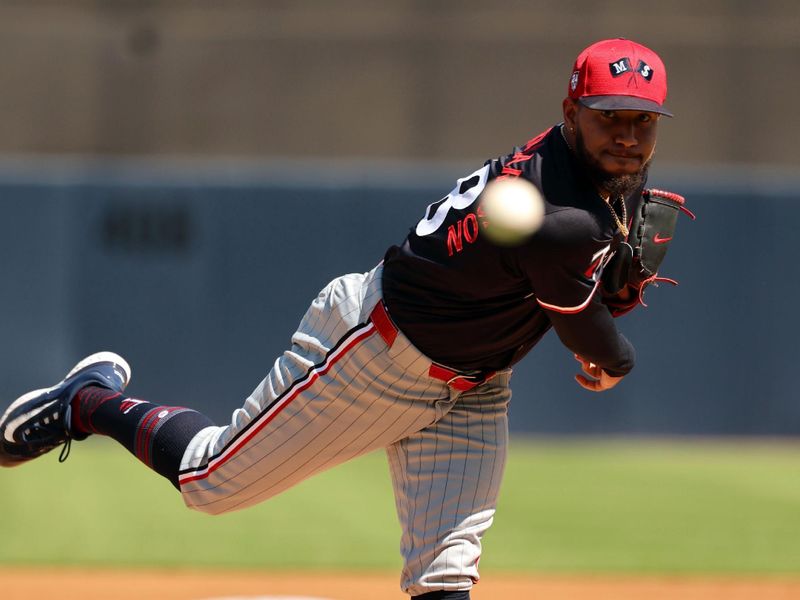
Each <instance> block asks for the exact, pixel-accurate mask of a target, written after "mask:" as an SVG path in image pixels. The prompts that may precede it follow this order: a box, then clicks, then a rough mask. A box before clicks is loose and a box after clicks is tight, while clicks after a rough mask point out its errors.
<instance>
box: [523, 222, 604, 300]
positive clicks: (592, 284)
mask: <svg viewBox="0 0 800 600" xmlns="http://www.w3.org/2000/svg"><path fill="white" fill-rule="evenodd" d="M610 255H611V240H609V239H602V237H601V234H600V229H599V227H598V226H597V223H596V222H595V221H594V218H593V216H592V215H591V214H590V213H586V212H584V211H578V210H573V209H569V208H567V209H562V210H556V211H555V212H553V213H551V214H548V215H547V216H546V217H545V221H544V224H543V225H542V227H541V229H540V230H539V231H538V232H537V233H536V235H535V236H534V237H533V238H532V240H531V242H530V243H529V244H528V245H527V246H526V247H525V249H524V250H523V253H522V256H521V259H522V270H523V271H524V272H525V274H526V275H527V277H528V279H529V281H530V283H531V286H532V288H533V294H534V297H535V298H536V301H537V302H538V303H539V304H540V305H541V306H542V308H544V309H546V310H548V311H553V312H557V313H562V314H575V313H579V312H581V311H583V310H585V309H586V307H587V306H589V303H590V302H591V300H592V297H593V296H594V294H595V292H596V291H597V287H598V283H599V281H600V275H601V274H602V271H603V267H604V266H605V265H606V263H607V262H608V259H609V258H610Z"/></svg>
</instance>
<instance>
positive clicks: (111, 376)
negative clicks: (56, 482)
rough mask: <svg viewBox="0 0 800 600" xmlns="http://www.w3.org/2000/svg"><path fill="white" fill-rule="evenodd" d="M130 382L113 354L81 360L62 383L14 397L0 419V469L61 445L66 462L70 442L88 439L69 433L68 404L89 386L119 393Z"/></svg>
mask: <svg viewBox="0 0 800 600" xmlns="http://www.w3.org/2000/svg"><path fill="white" fill-rule="evenodd" d="M130 379H131V368H130V367H129V366H128V363H127V362H125V359H124V358H122V357H121V356H118V355H117V354H114V353H113V352H98V353H97V354H92V355H91V356H88V357H86V358H84V359H83V360H82V361H81V362H79V363H78V364H77V365H75V367H74V368H73V369H72V370H71V371H70V372H69V374H67V376H66V377H65V378H64V380H63V381H61V382H60V383H58V384H56V385H54V386H53V387H51V388H46V389H41V390H34V391H32V392H28V393H27V394H24V395H23V396H20V397H19V398H17V399H16V400H15V401H14V402H13V403H12V404H11V406H9V407H8V410H6V412H5V414H4V415H3V416H2V418H0V467H16V466H17V465H21V464H22V463H24V462H27V461H29V460H31V459H33V458H37V457H38V456H41V455H42V454H45V453H46V452H50V450H52V449H53V448H57V447H58V446H60V445H61V444H64V449H63V450H62V453H61V457H60V459H59V460H62V461H63V460H64V459H66V456H67V454H68V453H69V446H70V442H71V441H72V440H73V439H75V440H83V439H86V438H87V437H88V435H87V434H85V433H78V432H74V431H72V428H71V413H72V409H71V407H70V402H71V401H72V399H73V398H74V397H75V394H77V393H78V391H79V390H81V389H82V388H85V387H86V386H89V385H98V386H101V387H105V388H108V389H110V390H114V391H115V392H122V391H123V390H124V389H125V387H126V386H127V385H128V382H129V381H130Z"/></svg>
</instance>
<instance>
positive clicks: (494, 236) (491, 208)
mask: <svg viewBox="0 0 800 600" xmlns="http://www.w3.org/2000/svg"><path fill="white" fill-rule="evenodd" d="M481 208H482V209H483V216H484V217H485V218H486V226H485V227H484V228H483V232H482V233H483V235H485V236H486V237H487V238H489V240H490V241H492V242H494V243H495V244H497V245H500V246H516V245H519V244H522V243H523V242H525V240H526V239H528V238H529V237H530V236H531V235H533V234H534V233H535V232H536V230H537V229H539V226H540V225H541V224H542V220H543V219H544V199H543V198H542V194H541V192H540V191H539V190H538V188H537V187H536V186H535V185H533V184H532V183H531V182H530V181H528V180H527V179H523V178H521V177H506V178H503V179H495V180H493V181H490V182H489V183H488V184H487V185H486V188H485V189H484V190H483V193H482V194H481Z"/></svg>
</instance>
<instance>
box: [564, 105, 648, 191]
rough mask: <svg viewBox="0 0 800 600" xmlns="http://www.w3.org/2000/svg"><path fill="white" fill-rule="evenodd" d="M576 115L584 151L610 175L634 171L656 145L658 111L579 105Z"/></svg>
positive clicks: (641, 165)
mask: <svg viewBox="0 0 800 600" xmlns="http://www.w3.org/2000/svg"><path fill="white" fill-rule="evenodd" d="M574 117H575V119H574V120H575V125H574V128H575V135H576V137H578V138H580V142H581V143H580V144H579V145H580V146H581V152H582V153H583V154H584V155H585V157H586V158H588V159H590V160H591V162H592V163H593V164H594V165H595V166H596V167H598V168H599V169H600V170H601V171H603V172H604V173H605V174H606V175H607V176H609V177H619V176H622V175H634V174H636V173H639V172H641V171H642V170H643V169H644V168H645V166H646V165H647V163H648V162H649V161H650V159H651V158H652V156H653V152H654V151H655V148H656V133H657V130H658V117H659V115H658V114H657V113H652V112H645V111H638V110H593V109H590V108H586V107H583V106H580V105H578V106H576V111H575V115H574ZM577 145H578V144H576V146H577Z"/></svg>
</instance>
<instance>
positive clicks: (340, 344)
mask: <svg viewBox="0 0 800 600" xmlns="http://www.w3.org/2000/svg"><path fill="white" fill-rule="evenodd" d="M666 94H667V79H666V72H665V69H664V65H663V63H662V61H661V60H660V58H659V57H658V55H657V54H656V53H655V52H653V51H652V50H650V49H648V48H646V47H645V46H642V45H640V44H638V43H635V42H633V41H629V40H624V39H611V40H603V41H600V42H598V43H595V44H593V45H591V46H589V47H588V48H586V49H585V50H584V51H583V52H581V54H580V55H579V56H578V58H577V60H576V62H575V64H574V67H573V69H572V71H571V73H570V78H569V84H568V94H567V97H566V98H565V99H564V101H563V105H562V109H563V122H562V123H559V124H558V125H555V126H554V127H552V128H550V129H548V130H547V131H545V132H544V133H542V134H541V135H538V136H536V137H534V138H533V139H532V140H530V141H529V142H528V143H527V144H525V145H524V146H522V147H520V148H516V149H515V150H514V151H513V152H512V153H511V154H509V155H506V156H503V157H500V158H496V159H492V160H489V161H487V162H486V163H485V164H484V165H483V166H482V167H480V168H479V169H477V170H476V171H475V172H474V173H471V174H469V175H467V176H465V177H464V178H462V179H459V180H458V182H457V184H456V186H455V188H454V189H453V190H452V191H451V192H450V193H449V194H448V195H446V196H445V197H444V198H442V199H440V200H438V201H437V202H434V203H433V204H431V205H430V206H428V207H427V210H425V212H424V213H423V214H422V215H421V218H420V220H419V222H418V223H416V224H415V225H414V226H413V227H412V228H411V229H410V232H409V234H408V236H407V238H406V239H405V240H404V241H403V243H402V244H400V245H399V246H392V247H390V248H389V249H388V251H387V252H386V254H385V257H384V259H383V261H382V262H381V263H380V264H379V265H378V266H377V267H375V268H374V269H373V270H371V271H370V272H368V273H363V274H349V275H344V276H342V277H338V278H336V279H334V280H333V281H331V282H330V283H329V284H328V285H327V286H325V287H324V288H323V289H322V291H321V292H320V293H319V295H318V296H317V297H316V298H315V299H314V300H313V301H312V302H311V304H310V306H309V307H308V310H307V311H306V313H305V315H304V316H303V318H302V320H301V321H300V324H299V326H298V328H297V332H296V333H295V334H294V335H293V336H292V340H291V346H290V347H289V348H288V350H287V351H286V352H284V353H283V354H282V355H281V356H280V357H278V359H277V360H276V361H275V363H274V366H273V367H272V369H271V371H270V372H269V373H268V374H267V376H266V377H265V379H264V380H263V381H262V382H261V383H259V384H258V386H257V387H256V388H255V390H254V391H253V392H252V394H250V396H248V397H247V398H246V399H245V401H244V404H243V405H242V406H241V408H238V409H236V410H235V411H234V412H233V414H232V418H231V421H230V423H228V424H226V425H222V426H218V425H215V424H214V423H212V422H211V421H210V420H209V419H208V418H207V417H205V416H204V415H202V414H200V413H198V412H196V411H194V410H191V409H189V408H183V407H177V406H162V405H156V404H153V403H151V402H149V401H146V400H141V399H132V398H130V397H128V396H126V395H125V388H126V386H127V385H128V382H129V381H130V377H131V370H130V368H129V366H128V364H127V363H126V362H125V360H124V359H123V358H121V357H120V356H118V355H116V354H113V353H110V352H101V353H99V354H94V355H92V356H89V357H88V358H85V359H84V360H82V361H81V362H79V363H78V364H77V365H76V366H75V368H73V369H72V370H71V371H70V372H69V374H68V375H67V377H66V378H65V379H64V380H63V381H61V382H60V383H58V384H56V385H55V386H53V387H50V388H46V389H40V390H35V391H32V392H29V393H27V394H25V395H23V396H21V397H20V398H19V399H18V400H16V401H15V402H14V403H12V404H11V406H10V407H9V408H8V410H7V411H6V412H5V414H4V415H3V417H2V419H0V464H2V465H3V466H6V467H12V466H16V465H19V464H21V463H23V462H26V461H28V460H31V459H33V458H36V457H38V456H40V455H42V454H44V453H45V452H48V451H50V450H52V449H54V448H56V447H59V446H62V445H63V448H62V456H61V459H62V460H63V459H64V458H66V454H67V453H68V451H69V447H70V443H71V441H72V440H82V439H84V438H86V437H87V436H89V435H91V434H100V435H106V436H110V437H112V438H114V439H115V440H117V441H118V442H120V443H121V444H122V445H123V446H125V447H126V448H127V449H128V450H129V451H130V452H131V453H133V454H134V455H135V456H136V457H137V458H138V459H139V460H141V461H142V462H143V463H144V464H146V465H147V466H148V467H150V468H151V469H153V470H155V471H156V472H158V473H160V474H161V475H163V476H164V477H166V478H167V479H168V480H169V481H170V482H171V483H172V484H173V485H174V486H175V487H176V488H177V489H178V490H179V492H180V493H181V495H182V497H183V500H184V501H185V503H186V505H187V506H189V507H191V508H194V509H197V510H200V511H203V512H206V513H211V514H219V513H224V512H228V511H232V510H238V509H242V508H246V507H248V506H251V505H253V504H257V503H259V502H263V501H264V500H267V499H268V498H270V497H272V496H275V495H276V494H279V493H280V492H282V491H284V490H286V489H288V488H290V487H292V486H294V485H295V484H297V483H299V482H300V481H303V480H304V479H306V478H308V477H310V476H312V475H314V474H315V473H318V472H320V471H323V470H325V469H328V468H330V467H333V466H335V465H337V464H340V463H342V462H344V461H347V460H349V459H351V458H354V457H357V456H359V455H362V454H365V453H367V452H371V451H373V450H375V449H377V448H385V449H386V452H387V454H388V459H389V465H390V469H391V474H392V480H393V485H394V492H395V498H396V508H397V514H398V517H399V520H400V523H401V526H402V540H401V551H402V555H403V558H404V566H403V571H402V576H401V586H402V589H403V590H404V591H405V592H406V593H408V594H409V595H410V596H411V597H412V598H414V599H416V600H421V599H425V600H436V599H447V600H464V599H467V598H469V595H470V589H471V588H472V586H473V584H475V583H476V582H477V581H478V560H479V559H480V556H481V538H482V536H483V534H484V533H485V532H486V530H487V529H488V528H489V526H490V525H491V524H492V519H493V516H494V512H495V505H496V501H497V496H498V491H499V489H500V482H501V479H502V475H503V467H504V463H505V460H506V446H507V438H508V428H507V408H508V403H509V400H510V398H511V391H510V389H509V380H510V378H511V368H512V366H513V365H514V364H515V363H517V362H518V361H519V360H520V359H521V358H522V357H523V356H525V354H527V353H528V351H530V350H531V348H533V347H534V346H535V345H536V343H537V342H538V341H539V340H540V339H541V338H542V336H544V335H545V333H547V331H548V330H549V329H551V328H553V329H555V332H556V334H557V335H558V337H559V338H560V339H561V341H562V342H563V343H564V345H565V346H567V347H568V348H569V349H570V350H572V351H573V352H574V353H575V357H576V359H577V360H578V361H579V363H580V367H581V369H580V370H581V372H580V373H579V374H577V375H576V380H577V383H578V384H580V385H581V386H583V387H584V388H586V389H588V390H591V391H597V392H599V391H603V390H607V389H610V388H612V387H614V386H615V385H617V384H618V383H619V382H620V381H621V380H622V378H623V377H624V376H625V375H626V374H627V373H628V372H629V371H630V370H631V368H632V367H633V364H634V350H633V347H632V346H631V344H630V343H629V342H628V340H627V339H626V338H625V337H623V336H622V335H621V334H620V333H619V332H618V330H617V327H616V325H615V320H614V316H615V315H617V314H622V313H623V312H625V311H627V310H629V309H630V308H632V307H634V306H636V304H637V303H638V302H639V299H640V297H641V291H642V290H643V289H644V286H646V285H647V283H649V282H651V281H653V280H654V279H656V278H657V275H656V272H655V269H657V267H658V265H657V264H656V265H655V266H653V265H650V267H649V270H647V269H645V265H646V261H645V259H644V257H643V256H642V253H643V252H645V253H646V251H647V244H646V243H643V242H642V241H641V240H637V239H635V236H636V232H637V231H639V230H644V227H643V226H641V224H640V226H636V227H634V225H635V224H636V223H637V222H638V221H641V219H642V218H644V216H643V215H644V209H642V207H643V206H645V205H646V204H647V203H648V202H649V203H650V204H658V203H657V202H653V201H652V197H656V198H657V197H658V194H656V193H655V192H644V185H645V180H646V177H647V170H648V165H649V164H650V159H651V157H652V155H653V150H654V148H655V145H656V132H657V128H658V124H659V119H660V117H661V115H668V116H671V115H670V113H669V112H668V111H667V110H666V109H665V108H664V101H665V98H666ZM502 177H523V178H525V179H527V180H529V181H531V182H532V183H533V184H534V185H535V186H536V187H537V188H538V189H539V190H540V191H541V192H542V193H543V196H544V198H545V217H544V220H543V223H542V225H541V227H540V228H539V229H538V231H536V233H534V234H533V235H532V236H530V237H529V238H527V239H525V240H524V241H523V242H522V243H520V244H518V245H516V246H500V245H495V244H493V243H491V242H490V241H489V240H488V239H487V238H486V236H485V235H482V234H481V232H482V231H484V230H485V229H486V228H487V227H491V222H487V221H486V219H485V215H483V213H482V211H481V210H480V202H479V199H480V195H481V191H482V190H483V189H484V187H485V186H486V184H487V183H488V182H490V181H492V180H493V179H497V178H502ZM643 192H644V193H643ZM668 196H669V195H664V196H663V197H665V198H667V200H669V198H668ZM681 203H682V202H681V200H680V198H679V197H673V198H672V199H671V200H670V201H669V202H666V201H665V202H661V203H660V204H661V205H662V206H667V205H669V206H668V208H669V211H671V212H672V213H677V212H678V211H677V210H676V207H678V208H679V207H680V204H681ZM648 210H649V209H648ZM668 220H669V219H667V221H668ZM672 223H673V224H672V227H673V228H674V220H673V221H672ZM476 224H477V227H476V226H475V225H476ZM658 227H659V235H660V237H659V240H660V241H659V244H660V246H659V249H662V247H665V243H664V242H663V240H664V239H666V238H667V237H671V231H670V230H669V223H666V224H664V225H663V226H662V225H658ZM632 228H635V229H636V231H629V229H632ZM645 241H646V240H645ZM621 248H627V250H626V251H625V252H622V251H621V250H620V249H621ZM631 251H632V252H631ZM618 256H621V257H623V259H624V260H623V259H618V260H616V262H615V257H618ZM604 272H608V273H613V277H612V276H608V279H604V277H603V273H604Z"/></svg>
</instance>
